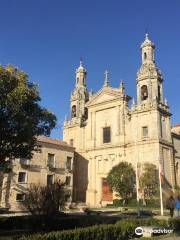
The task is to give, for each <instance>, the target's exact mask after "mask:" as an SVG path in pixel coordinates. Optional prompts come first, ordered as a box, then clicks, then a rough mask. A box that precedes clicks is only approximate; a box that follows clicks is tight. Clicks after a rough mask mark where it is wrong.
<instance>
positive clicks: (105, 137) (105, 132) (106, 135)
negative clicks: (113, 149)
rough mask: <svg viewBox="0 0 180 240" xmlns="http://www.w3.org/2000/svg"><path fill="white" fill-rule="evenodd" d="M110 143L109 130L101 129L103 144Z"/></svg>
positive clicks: (106, 128) (108, 128) (107, 128)
mask: <svg viewBox="0 0 180 240" xmlns="http://www.w3.org/2000/svg"><path fill="white" fill-rule="evenodd" d="M109 142H111V128H110V127H105V128H103V143H109Z"/></svg>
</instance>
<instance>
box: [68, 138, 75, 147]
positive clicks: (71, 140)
mask: <svg viewBox="0 0 180 240" xmlns="http://www.w3.org/2000/svg"><path fill="white" fill-rule="evenodd" d="M69 145H70V146H71V147H73V146H74V140H73V139H70V140H69Z"/></svg>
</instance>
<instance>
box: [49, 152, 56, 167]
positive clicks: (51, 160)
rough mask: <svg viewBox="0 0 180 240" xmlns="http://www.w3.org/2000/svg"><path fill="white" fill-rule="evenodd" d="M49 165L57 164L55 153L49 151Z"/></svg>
mask: <svg viewBox="0 0 180 240" xmlns="http://www.w3.org/2000/svg"><path fill="white" fill-rule="evenodd" d="M47 165H48V167H54V166H55V155H54V154H52V153H48V164H47Z"/></svg>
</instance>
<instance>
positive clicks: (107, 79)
mask: <svg viewBox="0 0 180 240" xmlns="http://www.w3.org/2000/svg"><path fill="white" fill-rule="evenodd" d="M104 76H105V78H104V86H108V85H109V72H108V71H107V70H106V71H105V72H104Z"/></svg>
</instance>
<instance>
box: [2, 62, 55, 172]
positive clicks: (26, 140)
mask: <svg viewBox="0 0 180 240" xmlns="http://www.w3.org/2000/svg"><path fill="white" fill-rule="evenodd" d="M40 100H41V98H40V96H39V92H38V87H37V85H36V84H35V83H31V82H29V80H28V75H27V74H26V73H24V72H23V71H21V70H19V69H17V68H16V67H14V66H12V65H7V66H5V67H4V66H2V65H0V166H1V168H2V167H3V166H4V164H6V163H7V161H6V160H7V159H14V158H29V159H30V158H31V157H32V155H33V151H34V150H35V151H36V150H38V149H39V147H40V146H38V143H37V136H39V135H45V136H49V135H50V132H51V130H52V129H53V128H54V127H55V125H56V116H55V115H54V114H53V113H51V112H50V111H48V110H47V109H46V108H43V107H41V106H40V105H39V102H40Z"/></svg>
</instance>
